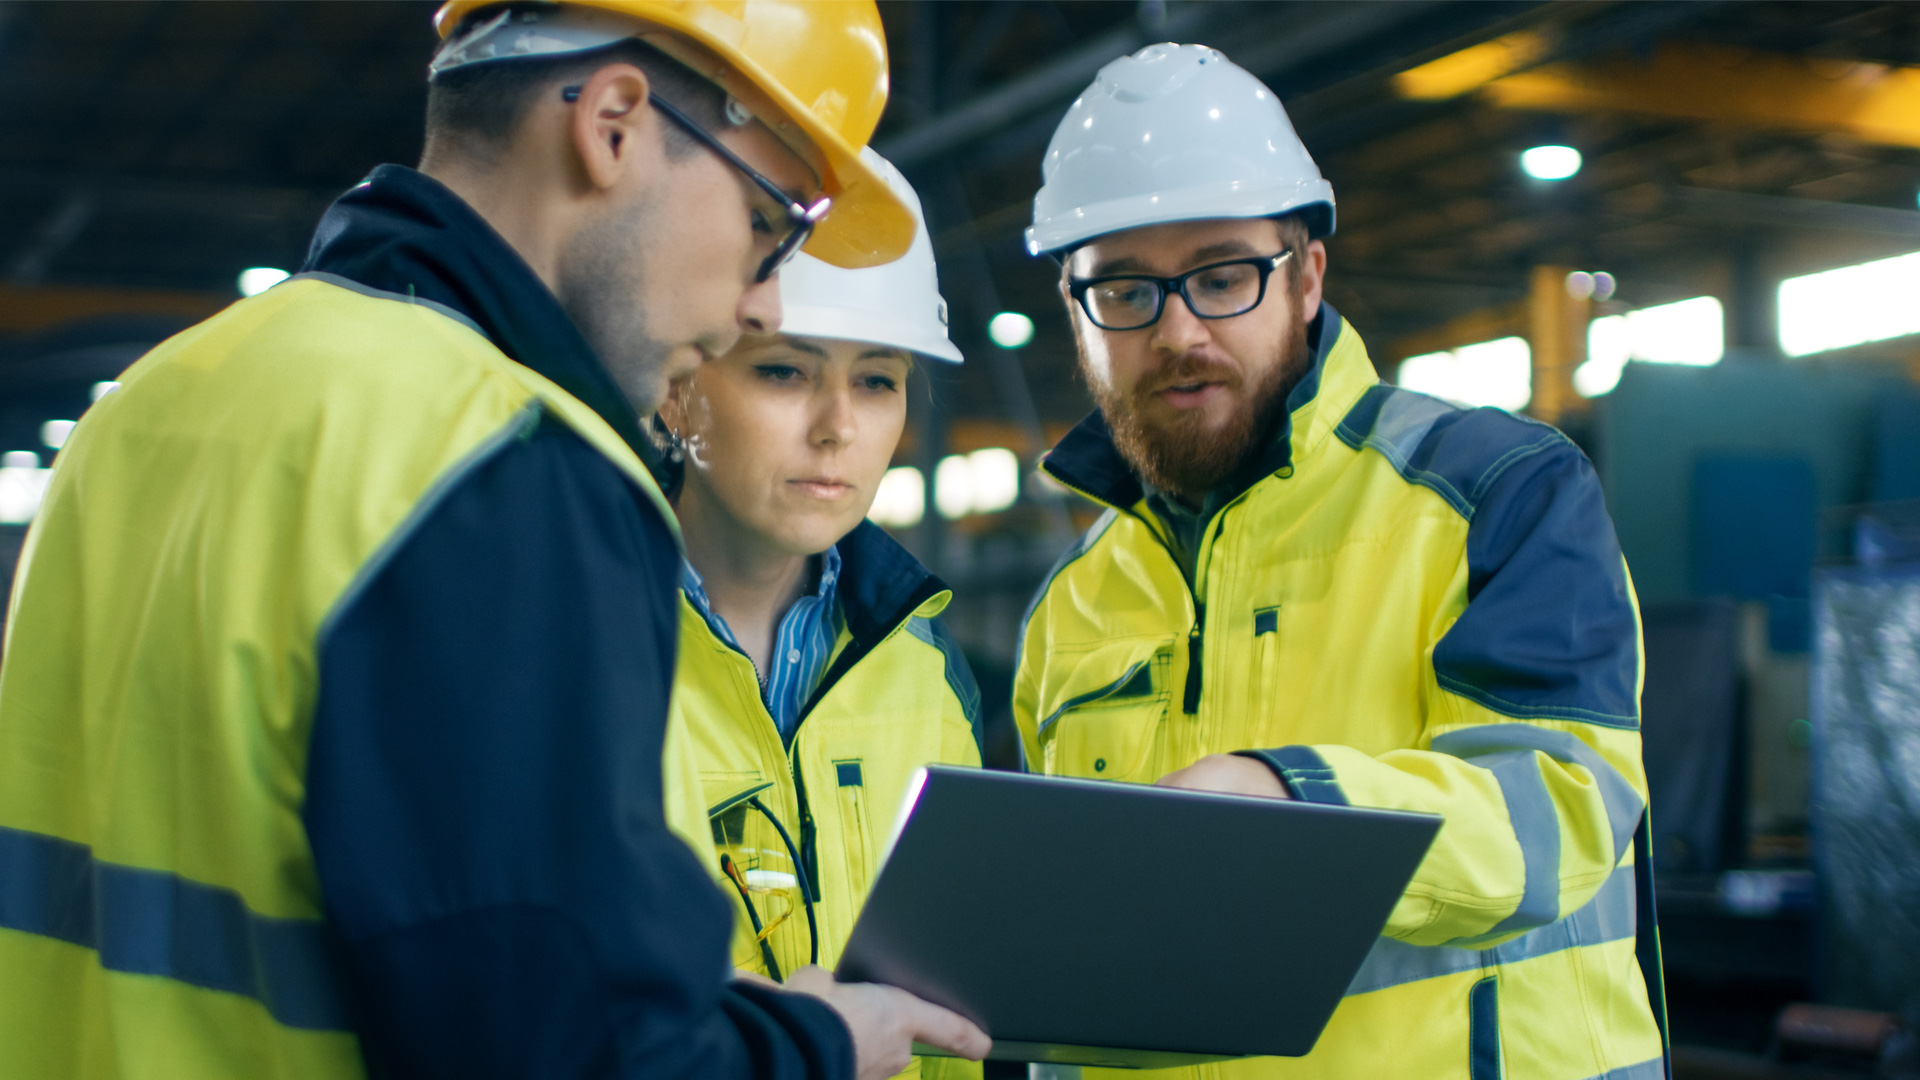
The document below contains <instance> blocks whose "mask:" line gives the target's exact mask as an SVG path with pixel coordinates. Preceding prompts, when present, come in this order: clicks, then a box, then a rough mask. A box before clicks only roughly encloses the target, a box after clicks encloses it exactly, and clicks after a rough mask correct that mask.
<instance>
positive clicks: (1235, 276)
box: [1067, 248, 1293, 330]
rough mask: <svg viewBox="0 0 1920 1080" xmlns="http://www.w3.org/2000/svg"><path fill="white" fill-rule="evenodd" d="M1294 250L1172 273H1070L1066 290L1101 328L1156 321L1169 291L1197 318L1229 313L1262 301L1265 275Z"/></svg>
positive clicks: (1246, 309) (1138, 326)
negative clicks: (1078, 275) (1073, 275)
mask: <svg viewBox="0 0 1920 1080" xmlns="http://www.w3.org/2000/svg"><path fill="white" fill-rule="evenodd" d="M1292 255H1293V249H1292V248H1282V249H1280V254H1278V255H1262V256H1258V257H1256V258H1250V259H1228V260H1226V261H1224V262H1217V263H1208V264H1207V265H1205V266H1196V267H1194V268H1193V269H1192V270H1189V271H1187V272H1186V273H1184V274H1180V275H1178V276H1175V277H1155V276H1154V275H1152V274H1110V275H1106V276H1103V277H1091V278H1072V279H1069V280H1068V282H1067V292H1068V294H1069V295H1071V296H1072V297H1073V298H1074V300H1075V301H1077V302H1078V303H1079V304H1080V309H1081V310H1082V311H1085V312H1086V313H1087V318H1089V319H1091V320H1093V325H1095V326H1097V327H1099V328H1100V329H1102V330H1144V329H1146V328H1147V327H1149V326H1152V325H1153V324H1154V323H1157V322H1159V321H1160V316H1161V314H1162V313H1163V312H1164V311H1165V310H1166V306H1167V296H1168V295H1169V294H1171V293H1179V294H1180V298H1181V299H1182V300H1185V301H1186V303H1187V310H1188V311H1191V312H1193V314H1194V317H1195V318H1199V319H1231V318H1233V317H1234V316H1235V315H1245V314H1246V313H1247V312H1249V311H1252V310H1253V309H1254V308H1257V307H1259V306H1260V301H1262V300H1265V299H1266V298H1267V278H1268V277H1270V276H1271V275H1272V274H1273V272H1274V271H1275V270H1278V269H1280V264H1281V263H1283V262H1286V261H1287V259H1288V258H1290V257H1291V256H1292ZM1196 282H1197V285H1196Z"/></svg>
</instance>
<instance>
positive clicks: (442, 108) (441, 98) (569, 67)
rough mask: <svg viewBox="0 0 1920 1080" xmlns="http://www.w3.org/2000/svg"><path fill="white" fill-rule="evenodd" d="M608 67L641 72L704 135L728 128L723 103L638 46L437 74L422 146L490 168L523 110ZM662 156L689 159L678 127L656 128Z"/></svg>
mask: <svg viewBox="0 0 1920 1080" xmlns="http://www.w3.org/2000/svg"><path fill="white" fill-rule="evenodd" d="M499 11H500V9H499V8H498V7H490V8H482V9H480V10H479V11H476V12H474V13H472V14H471V15H468V16H467V18H466V19H465V20H463V21H462V22H461V27H462V28H463V29H464V28H465V27H466V26H467V24H468V23H470V22H472V21H473V20H474V19H478V18H491V17H492V16H494V15H496V14H498V13H499ZM609 64H632V65H633V66H634V67H637V68H639V69H640V70H641V71H644V72H646V74H647V79H648V81H649V82H651V83H652V87H653V92H654V93H656V94H659V95H660V96H661V97H662V98H664V99H666V100H667V101H668V102H670V103H672V104H673V105H675V106H677V107H678V108H679V109H680V111H681V112H684V113H686V114H687V115H688V116H689V117H691V118H692V119H693V121H694V122H695V123H697V124H699V125H700V126H702V127H704V128H706V129H707V130H709V131H716V130H720V129H722V128H724V127H726V126H728V125H727V121H726V103H727V96H726V93H725V92H724V91H722V90H721V89H720V87H719V86H717V85H715V84H714V83H713V82H711V81H709V80H707V79H705V78H702V77H701V76H700V75H699V74H697V73H696V72H694V71H693V69H691V68H689V67H687V66H686V65H685V64H682V63H680V62H679V61H678V60H675V59H673V58H672V57H670V56H668V55H667V54H665V53H663V52H661V51H660V50H658V49H656V48H654V47H653V46H651V45H648V44H647V43H646V42H643V41H640V40H638V39H637V38H627V39H626V40H624V41H616V42H614V43H613V44H611V45H605V46H602V47H600V48H598V49H589V50H586V51H584V52H577V53H563V54H561V55H558V56H539V57H529V58H526V59H517V58H516V59H510V60H493V61H488V62H484V63H478V64H467V65H464V66H462V67H457V68H453V69H451V70H449V71H444V72H441V73H440V75H439V76H438V77H436V78H435V79H433V81H432V82H430V83H428V84H427V142H428V144H429V145H430V146H440V147H443V148H446V149H449V150H453V151H455V152H457V153H459V154H461V155H462V156H465V157H470V158H478V159H480V160H483V161H485V160H491V159H492V158H494V157H495V156H496V155H498V154H499V153H500V152H501V151H503V150H505V149H506V147H507V143H508V142H509V141H510V140H511V139H512V137H513V133H514V131H516V130H517V129H518V128H519V126H520V121H521V120H523V119H525V118H526V115H527V110H528V109H530V108H532V107H533V104H534V102H535V101H536V100H537V99H538V98H539V96H540V95H541V94H543V93H552V94H554V95H556V97H557V96H558V94H559V92H560V88H561V87H562V86H567V85H571V84H574V83H579V82H585V81H586V80H587V79H590V78H592V77H593V74H594V72H596V71H599V70H600V69H601V68H603V67H606V66H607V65H609ZM663 128H664V130H665V131H666V145H667V151H668V153H670V154H672V155H673V156H675V157H679V156H682V155H684V154H687V153H689V152H691V151H692V150H693V149H694V147H695V145H696V144H695V143H694V141H693V138H692V136H689V135H688V134H687V133H686V132H684V131H681V130H680V128H679V126H678V125H675V124H665V125H663Z"/></svg>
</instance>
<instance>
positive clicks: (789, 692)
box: [680, 548, 840, 742]
mask: <svg viewBox="0 0 1920 1080" xmlns="http://www.w3.org/2000/svg"><path fill="white" fill-rule="evenodd" d="M839 583H840V552H839V550H838V549H836V548H828V549H827V550H825V551H823V552H821V553H820V577H819V580H818V582H817V584H815V586H814V590H813V592H811V593H809V594H806V595H803V596H801V597H800V598H799V599H797V600H795V601H794V602H793V606H792V607H790V608H788V609H787V613H786V614H785V615H783V616H781V617H780V626H779V628H778V629H777V630H775V632H774V636H773V655H772V663H771V665H770V666H771V667H772V668H773V670H772V671H770V672H768V671H762V672H760V673H759V675H760V701H761V703H762V704H764V705H766V707H767V713H768V715H770V716H772V717H773V723H774V726H775V727H777V728H779V729H780V738H781V739H782V740H784V741H787V742H792V741H793V729H794V728H796V727H798V726H799V724H800V710H801V709H802V708H805V707H806V704H807V697H808V696H809V695H810V694H812V693H813V688H814V687H815V686H816V685H818V684H819V682H820V676H821V675H822V674H823V673H824V672H825V671H826V669H827V661H828V659H830V658H831V657H832V656H833V642H834V639H835V637H837V636H838V634H839V629H840V628H839V625H838V621H837V619H836V614H835V610H836V605H835V602H834V595H835V594H834V590H835V589H836V588H837V587H838V585H839ZM680 591H682V592H684V593H686V594H687V599H688V600H689V601H691V602H692V604H693V609H694V610H695V611H698V612H699V613H700V615H701V617H702V618H704V619H706V620H707V626H708V627H709V628H710V629H711V630H712V631H713V632H714V634H715V636H717V637H719V639H720V640H721V641H724V642H726V643H727V644H729V645H731V646H733V647H734V648H736V649H739V648H740V642H739V641H737V640H735V639H734V636H733V630H732V629H731V628H729V627H728V626H727V620H725V619H723V618H721V617H720V615H719V614H718V613H717V612H715V611H714V610H713V605H712V603H710V602H709V601H708V600H707V589H706V586H705V585H704V584H703V583H702V582H701V579H700V571H698V570H695V569H694V568H693V564H692V563H690V562H688V561H686V560H685V559H682V560H680ZM741 651H742V652H744V651H745V650H744V649H743V650H741Z"/></svg>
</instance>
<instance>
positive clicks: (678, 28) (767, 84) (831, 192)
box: [434, 0, 914, 269]
mask: <svg viewBox="0 0 1920 1080" xmlns="http://www.w3.org/2000/svg"><path fill="white" fill-rule="evenodd" d="M495 2H498V0H481V2H477V3H476V2H468V3H461V2H459V0H455V2H453V3H448V4H446V5H444V6H442V7H441V9H440V10H439V12H438V13H436V14H435V16H434V28H435V29H436V30H437V31H438V32H439V34H440V36H441V37H442V38H445V37H446V36H447V35H449V34H451V33H452V32H453V30H454V29H455V28H456V27H457V26H458V25H459V23H460V20H461V19H463V18H464V17H465V16H466V15H467V14H468V13H470V12H472V11H475V10H478V9H479V8H481V7H485V6H489V5H491V4H492V3H495ZM568 2H569V3H574V4H578V5H580V6H582V7H593V8H600V9H603V10H607V11H613V12H617V13H619V14H621V15H625V16H627V17H629V18H632V19H634V20H636V21H637V22H641V23H645V24H649V25H651V26H656V27H659V28H660V29H662V30H666V31H669V32H671V33H672V34H674V35H676V36H678V37H680V38H683V39H685V40H687V41H690V42H692V43H693V44H695V45H697V46H699V48H700V49H701V50H703V51H705V52H707V53H709V54H711V55H712V56H713V57H714V58H716V59H717V60H719V61H720V63H721V64H722V65H724V67H725V69H727V70H725V71H721V72H716V71H712V70H708V69H706V68H705V67H703V66H696V70H699V71H700V73H701V74H702V75H705V76H707V77H708V78H710V79H712V80H713V81H714V82H716V83H718V84H719V85H720V86H721V88H722V89H724V90H727V91H728V92H729V93H732V94H733V95H734V96H735V97H737V98H740V99H742V101H743V103H745V104H746V105H747V106H748V107H749V108H755V106H756V105H758V104H759V103H758V102H756V101H754V100H753V99H754V98H760V99H764V101H765V102H766V103H767V104H769V105H771V106H772V107H773V109H774V110H776V111H777V112H779V114H780V115H779V116H778V117H777V118H774V117H765V116H762V117H761V119H762V121H763V122H767V126H768V128H770V129H772V130H773V132H774V134H776V135H780V136H782V137H783V141H788V142H791V139H790V138H788V136H789V135H790V134H791V132H785V131H782V130H781V129H782V128H783V127H784V126H787V125H791V127H792V128H797V129H798V130H799V133H800V134H801V135H802V136H804V138H805V139H806V140H807V141H808V142H810V143H811V144H812V148H813V149H814V150H816V151H817V152H818V160H816V161H814V162H813V164H815V165H816V166H819V167H824V169H825V175H824V176H822V177H821V178H820V181H821V185H820V186H821V189H822V191H823V192H824V193H825V194H826V195H828V196H830V197H831V198H832V199H833V208H832V209H831V210H830V211H829V212H828V213H827V216H826V217H825V218H824V219H822V220H821V221H820V223H819V224H818V225H817V226H815V227H814V230H813V237H812V238H811V239H810V240H808V241H807V244H806V246H805V247H804V248H803V249H802V250H804V251H806V252H807V254H809V255H812V256H813V257H815V258H817V259H819V260H820V261H821V262H824V263H827V264H829V265H832V266H839V267H844V268H846V269H859V268H861V267H867V266H880V265H882V264H884V263H890V262H892V261H893V260H895V259H898V258H899V257H900V256H902V255H904V254H906V251H907V247H908V246H909V245H910V244H912V243H913V230H914V224H913V214H912V212H911V211H909V210H908V209H907V207H906V204H905V203H903V202H901V201H900V198H899V196H897V195H895V194H894V193H893V191H892V189H890V188H889V187H888V186H887V182H886V180H885V179H884V178H883V177H882V176H881V175H880V174H879V173H877V172H875V171H874V170H873V168H872V167H871V166H869V165H868V164H867V163H866V162H864V161H862V160H860V147H858V146H854V145H852V144H850V143H848V142H847V140H846V139H844V138H842V137H841V135H840V133H839V132H837V131H835V130H833V129H832V128H831V127H829V126H828V125H827V124H825V123H824V122H822V121H821V120H820V119H819V117H817V116H816V115H815V114H814V112H813V110H812V109H811V108H810V107H808V106H807V105H805V104H804V103H802V102H801V101H800V99H799V98H797V97H795V96H794V95H793V94H792V93H791V92H790V91H789V90H787V88H786V87H785V86H784V85H783V84H782V83H781V82H780V81H779V80H778V79H776V78H774V77H773V76H772V75H771V74H769V73H768V72H767V70H766V69H765V68H763V67H762V66H761V65H760V64H758V63H756V62H755V61H754V60H753V58H752V57H750V56H748V55H747V54H746V53H744V52H742V51H741V50H740V48H739V47H738V45H737V44H736V43H735V41H734V40H733V35H732V34H730V33H729V32H728V31H729V29H730V28H728V27H725V26H719V25H709V24H708V22H706V21H702V20H701V19H700V18H699V16H700V15H701V14H702V12H701V10H700V9H698V8H693V9H689V10H681V9H677V8H675V7H672V6H670V5H666V4H661V5H659V6H657V7H651V8H650V10H649V11H648V12H647V13H646V14H645V15H640V14H637V13H635V11H634V6H633V5H632V4H631V3H621V2H620V0H568ZM635 36H636V37H639V38H641V39H642V40H647V39H648V37H649V35H646V34H644V33H642V34H636V35H635ZM651 43H652V44H655V45H658V42H651ZM878 48H879V49H880V50H881V51H882V53H883V54H884V52H885V48H886V46H885V43H884V42H883V43H880V44H879V45H878ZM668 51H669V52H670V53H672V54H673V55H674V56H675V58H676V59H680V60H682V62H685V59H686V58H685V57H682V56H680V55H678V51H677V50H671V49H669V50H668ZM729 73H731V74H735V75H737V76H739V77H740V78H741V79H743V80H745V81H746V83H747V84H748V87H750V88H751V92H745V91H746V90H747V88H743V87H739V86H737V85H730V81H729V80H728V79H727V78H726V77H725V76H726V75H727V74H729ZM756 111H757V110H756ZM803 156H805V155H804V154H803Z"/></svg>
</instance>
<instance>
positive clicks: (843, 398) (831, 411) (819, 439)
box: [813, 385, 859, 446]
mask: <svg viewBox="0 0 1920 1080" xmlns="http://www.w3.org/2000/svg"><path fill="white" fill-rule="evenodd" d="M820 398H821V400H820V401H819V402H818V410H817V411H816V412H815V414H814V420H813V441H814V444H815V445H817V446H846V445H848V444H850V443H852V442H853V440H854V436H855V435H857V434H858V433H859V425H858V423H857V422H856V420H855V418H854V412H853V392H852V391H851V390H849V389H848V388H847V387H845V386H833V385H828V386H825V387H823V388H822V389H821V391H820Z"/></svg>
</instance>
